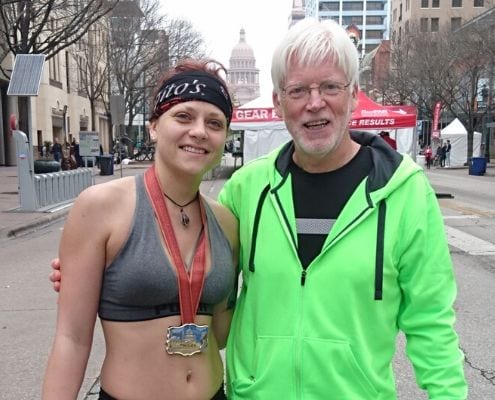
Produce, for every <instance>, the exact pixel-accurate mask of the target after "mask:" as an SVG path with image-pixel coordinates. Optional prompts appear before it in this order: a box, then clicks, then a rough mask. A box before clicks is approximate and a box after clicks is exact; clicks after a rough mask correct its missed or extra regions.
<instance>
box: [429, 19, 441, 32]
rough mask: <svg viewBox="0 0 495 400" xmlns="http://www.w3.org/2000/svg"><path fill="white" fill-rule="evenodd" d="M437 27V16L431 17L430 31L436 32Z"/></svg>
mask: <svg viewBox="0 0 495 400" xmlns="http://www.w3.org/2000/svg"><path fill="white" fill-rule="evenodd" d="M438 27H439V21H438V18H432V19H431V31H432V32H438Z"/></svg>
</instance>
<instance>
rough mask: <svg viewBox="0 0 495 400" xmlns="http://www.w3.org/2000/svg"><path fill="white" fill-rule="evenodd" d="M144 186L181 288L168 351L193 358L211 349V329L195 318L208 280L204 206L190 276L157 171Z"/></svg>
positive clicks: (150, 172)
mask: <svg viewBox="0 0 495 400" xmlns="http://www.w3.org/2000/svg"><path fill="white" fill-rule="evenodd" d="M144 178H145V186H146V190H147V192H148V195H149V197H150V199H151V204H152V205H153V208H154V210H155V215H156V217H157V219H158V224H159V225H160V230H161V233H162V236H163V238H164V241H165V244H166V246H167V248H168V250H169V252H170V255H171V256H172V260H171V261H172V262H171V264H172V265H173V266H174V268H175V269H176V271H177V281H178V286H179V302H180V316H181V321H182V325H181V326H171V327H169V328H167V334H166V338H165V350H166V351H167V353H168V354H178V355H182V356H191V355H193V354H196V353H199V352H202V351H205V350H206V348H207V347H208V326H207V325H197V324H195V323H194V317H195V316H196V311H197V310H198V306H199V299H200V297H201V292H202V291H203V283H204V278H205V262H206V261H205V258H206V257H205V254H206V236H207V232H206V230H205V229H204V227H205V226H206V216H205V210H204V206H203V203H202V201H201V199H199V209H200V213H201V221H202V223H203V229H202V230H201V233H200V237H199V240H198V245H197V248H196V251H195V253H194V257H193V262H192V266H191V272H190V274H188V272H187V270H186V266H185V265H184V261H183V260H182V258H181V255H180V250H179V245H178V243H177V238H176V237H175V233H174V230H173V227H172V222H171V220H170V216H169V214H168V210H167V205H166V203H165V199H164V194H163V191H162V189H161V188H160V183H159V182H158V178H157V176H156V172H155V167H154V166H153V167H150V168H149V169H148V170H147V171H146V172H145V175H144Z"/></svg>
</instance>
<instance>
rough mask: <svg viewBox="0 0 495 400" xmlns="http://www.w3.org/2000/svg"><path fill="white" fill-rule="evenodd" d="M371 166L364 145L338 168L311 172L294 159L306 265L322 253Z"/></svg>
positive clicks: (300, 247)
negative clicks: (328, 237) (336, 223)
mask: <svg viewBox="0 0 495 400" xmlns="http://www.w3.org/2000/svg"><path fill="white" fill-rule="evenodd" d="M371 167H372V163H371V153H370V150H369V149H368V148H367V147H363V146H362V147H361V149H360V150H359V151H358V153H357V154H356V155H355V156H354V158H353V159H352V160H351V161H349V162H348V163H347V164H346V165H344V166H343V167H341V168H339V169H337V170H335V171H330V172H322V173H308V172H306V171H304V170H303V169H301V168H300V167H298V166H297V165H296V164H295V163H294V162H293V161H292V162H291V165H290V167H289V170H290V172H291V174H292V191H293V200H294V210H295V213H296V221H297V238H298V253H299V258H300V260H301V263H302V265H303V267H304V268H306V267H307V266H308V265H309V264H310V263H311V261H313V259H314V258H315V257H316V256H317V255H318V254H319V253H320V251H321V248H322V246H323V243H324V242H325V239H326V237H327V235H328V233H329V232H330V230H331V229H332V226H333V224H334V222H335V220H336V219H337V217H338V216H339V214H340V212H341V211H342V209H343V208H344V206H345V204H346V203H347V201H348V200H349V198H350V197H351V195H352V193H353V192H354V190H355V189H356V187H357V186H358V185H359V184H360V182H361V181H362V180H363V179H364V178H365V177H366V176H368V174H369V172H370V170H371Z"/></svg>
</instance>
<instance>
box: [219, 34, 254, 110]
mask: <svg viewBox="0 0 495 400" xmlns="http://www.w3.org/2000/svg"><path fill="white" fill-rule="evenodd" d="M259 73H260V71H259V69H258V68H256V58H255V57H254V52H253V49H252V48H251V46H250V45H249V44H248V43H247V42H246V32H245V31H244V28H242V29H241V30H240V33H239V43H237V44H236V45H235V46H234V48H233V49H232V52H231V54H230V59H229V69H228V75H227V82H228V85H229V88H230V90H231V93H232V95H233V101H234V106H235V107H239V106H242V105H243V104H246V103H247V102H249V101H251V100H254V99H256V98H257V97H259V96H260V81H259Z"/></svg>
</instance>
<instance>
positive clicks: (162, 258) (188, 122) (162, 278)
mask: <svg viewBox="0 0 495 400" xmlns="http://www.w3.org/2000/svg"><path fill="white" fill-rule="evenodd" d="M222 73H225V69H224V68H223V67H222V66H221V65H220V64H218V63H216V62H214V61H212V60H205V61H194V60H186V61H183V62H181V63H179V64H178V65H177V66H176V67H175V68H172V69H171V70H170V71H169V72H168V73H167V74H166V75H165V76H164V78H163V80H162V81H161V83H160V84H159V86H158V90H157V93H156V96H155V97H154V104H153V113H152V115H151V118H150V132H151V134H152V136H153V139H155V140H156V146H157V147H156V153H155V162H154V166H152V167H150V168H149V169H148V170H147V171H146V172H145V173H144V174H140V175H138V176H137V177H124V178H121V179H117V180H113V181H111V182H108V183H103V184H100V185H96V186H91V187H90V188H88V189H87V190H85V191H84V192H83V193H82V194H81V195H80V196H79V197H78V198H77V200H76V202H75V204H74V206H73V208H72V209H71V211H70V214H69V217H68V219H67V222H66V224H65V226H64V231H63V234H62V239H61V242H60V253H59V256H60V263H61V265H62V269H63V274H64V275H63V277H64V281H63V282H64V284H63V285H62V287H61V289H60V295H59V301H58V317H57V328H56V334H55V340H54V343H53V348H52V351H51V354H50V357H49V361H48V365H47V369H46V375H45V380H44V385H43V397H42V398H43V399H44V400H48V399H57V400H58V399H69V398H70V399H75V398H77V397H78V396H77V394H78V391H79V388H80V385H81V382H82V380H83V378H84V373H85V368H86V362H87V360H88V356H89V354H90V350H91V343H92V338H93V330H94V323H95V319H96V316H97V314H98V316H99V317H100V320H101V325H102V327H103V332H104V337H105V344H106V353H105V359H104V362H103V365H102V369H101V374H100V384H101V392H100V395H99V399H104V400H109V399H124V398H125V399H150V400H153V399H163V398H167V399H185V398H187V399H198V400H199V399H201V400H203V399H225V398H226V397H225V392H224V389H223V377H224V371H223V364H222V359H221V357H220V353H219V349H220V348H222V347H224V344H225V341H226V339H227V334H228V328H229V325H230V318H231V312H232V306H233V304H232V301H233V300H235V297H236V296H235V293H236V287H237V285H236V284H235V278H236V269H235V265H237V260H236V254H237V248H238V245H237V232H238V227H237V221H236V219H235V218H234V216H233V215H232V213H231V212H230V211H229V210H228V209H226V208H225V207H222V206H221V205H220V204H218V203H217V202H215V201H213V200H211V199H208V198H207V197H205V196H204V195H202V194H200V193H199V185H200V183H201V179H202V177H203V175H204V174H205V173H206V172H207V171H209V170H211V169H212V168H213V167H215V166H216V165H217V164H218V162H219V160H220V158H221V156H222V153H223V148H224V143H225V139H226V136H227V131H228V126H229V124H230V120H231V116H232V103H231V100H230V96H229V94H228V91H227V87H226V84H225V82H224V80H223V79H222V78H221V74H222Z"/></svg>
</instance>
